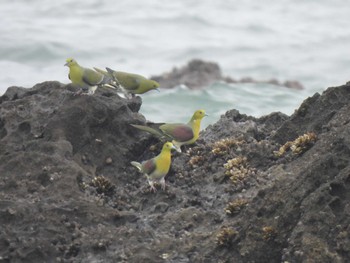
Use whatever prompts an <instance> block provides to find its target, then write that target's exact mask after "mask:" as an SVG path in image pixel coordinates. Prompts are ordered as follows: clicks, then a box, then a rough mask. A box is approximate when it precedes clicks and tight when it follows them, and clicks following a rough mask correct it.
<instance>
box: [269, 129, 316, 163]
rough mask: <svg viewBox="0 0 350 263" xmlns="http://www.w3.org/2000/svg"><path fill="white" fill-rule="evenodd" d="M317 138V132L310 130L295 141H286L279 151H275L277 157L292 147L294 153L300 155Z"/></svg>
mask: <svg viewBox="0 0 350 263" xmlns="http://www.w3.org/2000/svg"><path fill="white" fill-rule="evenodd" d="M316 140H317V136H316V134H315V133H314V132H308V133H305V134H304V135H301V136H299V137H298V138H296V139H295V140H294V141H288V142H286V143H285V144H284V145H282V146H281V147H280V149H279V150H278V151H275V152H274V154H275V156H277V157H281V156H283V155H284V154H285V153H286V152H287V151H288V150H289V149H290V150H291V151H292V153H293V154H295V155H299V154H302V153H304V152H305V151H307V150H308V149H310V148H311V146H312V145H313V144H314V143H315V142H316Z"/></svg>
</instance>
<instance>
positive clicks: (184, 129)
mask: <svg viewBox="0 0 350 263" xmlns="http://www.w3.org/2000/svg"><path fill="white" fill-rule="evenodd" d="M159 128H160V129H161V130H162V131H163V133H164V134H166V135H168V136H170V137H172V138H173V139H174V140H175V141H178V142H186V141H189V140H192V139H193V137H194V134H193V130H192V128H191V127H190V126H188V125H187V124H183V123H167V124H163V125H161V126H160V127H159Z"/></svg>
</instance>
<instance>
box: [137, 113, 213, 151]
mask: <svg viewBox="0 0 350 263" xmlns="http://www.w3.org/2000/svg"><path fill="white" fill-rule="evenodd" d="M205 116H208V115H207V114H206V113H205V110H196V111H195V112H194V114H193V116H192V118H191V119H190V121H189V122H188V123H187V124H185V123H149V124H147V126H145V125H135V124H131V125H132V126H133V127H135V128H137V129H140V130H143V131H147V132H149V133H151V134H153V135H156V136H157V137H160V138H165V139H166V140H172V143H173V144H174V146H175V147H176V150H177V151H178V152H181V146H182V145H187V144H192V143H194V142H195V141H197V139H198V137H199V131H200V126H201V121H202V119H203V118H204V117H205Z"/></svg>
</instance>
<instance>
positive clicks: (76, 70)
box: [64, 58, 112, 94]
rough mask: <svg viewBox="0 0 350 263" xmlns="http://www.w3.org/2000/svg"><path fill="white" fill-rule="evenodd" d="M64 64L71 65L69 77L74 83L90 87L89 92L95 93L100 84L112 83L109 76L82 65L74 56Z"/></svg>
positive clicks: (82, 87)
mask: <svg viewBox="0 0 350 263" xmlns="http://www.w3.org/2000/svg"><path fill="white" fill-rule="evenodd" d="M64 65H65V66H67V67H69V74H68V78H69V79H70V80H71V81H72V83H73V85H75V86H77V87H79V88H81V89H86V88H88V94H94V93H95V90H96V89H97V87H98V86H100V85H104V84H110V83H111V81H112V79H111V77H109V76H106V75H103V74H101V73H99V72H96V71H94V70H92V69H89V68H84V67H82V66H80V65H79V64H78V62H77V61H76V60H75V59H73V58H68V59H67V60H66V64H64ZM109 87H111V86H109ZM80 93H81V92H80Z"/></svg>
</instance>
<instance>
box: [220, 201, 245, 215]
mask: <svg viewBox="0 0 350 263" xmlns="http://www.w3.org/2000/svg"><path fill="white" fill-rule="evenodd" d="M247 204H248V200H246V199H237V200H235V201H232V202H230V203H229V204H228V205H227V206H226V208H225V212H226V214H228V215H236V214H238V213H239V212H241V210H242V209H243V208H244V207H245V206H246V205H247Z"/></svg>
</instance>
